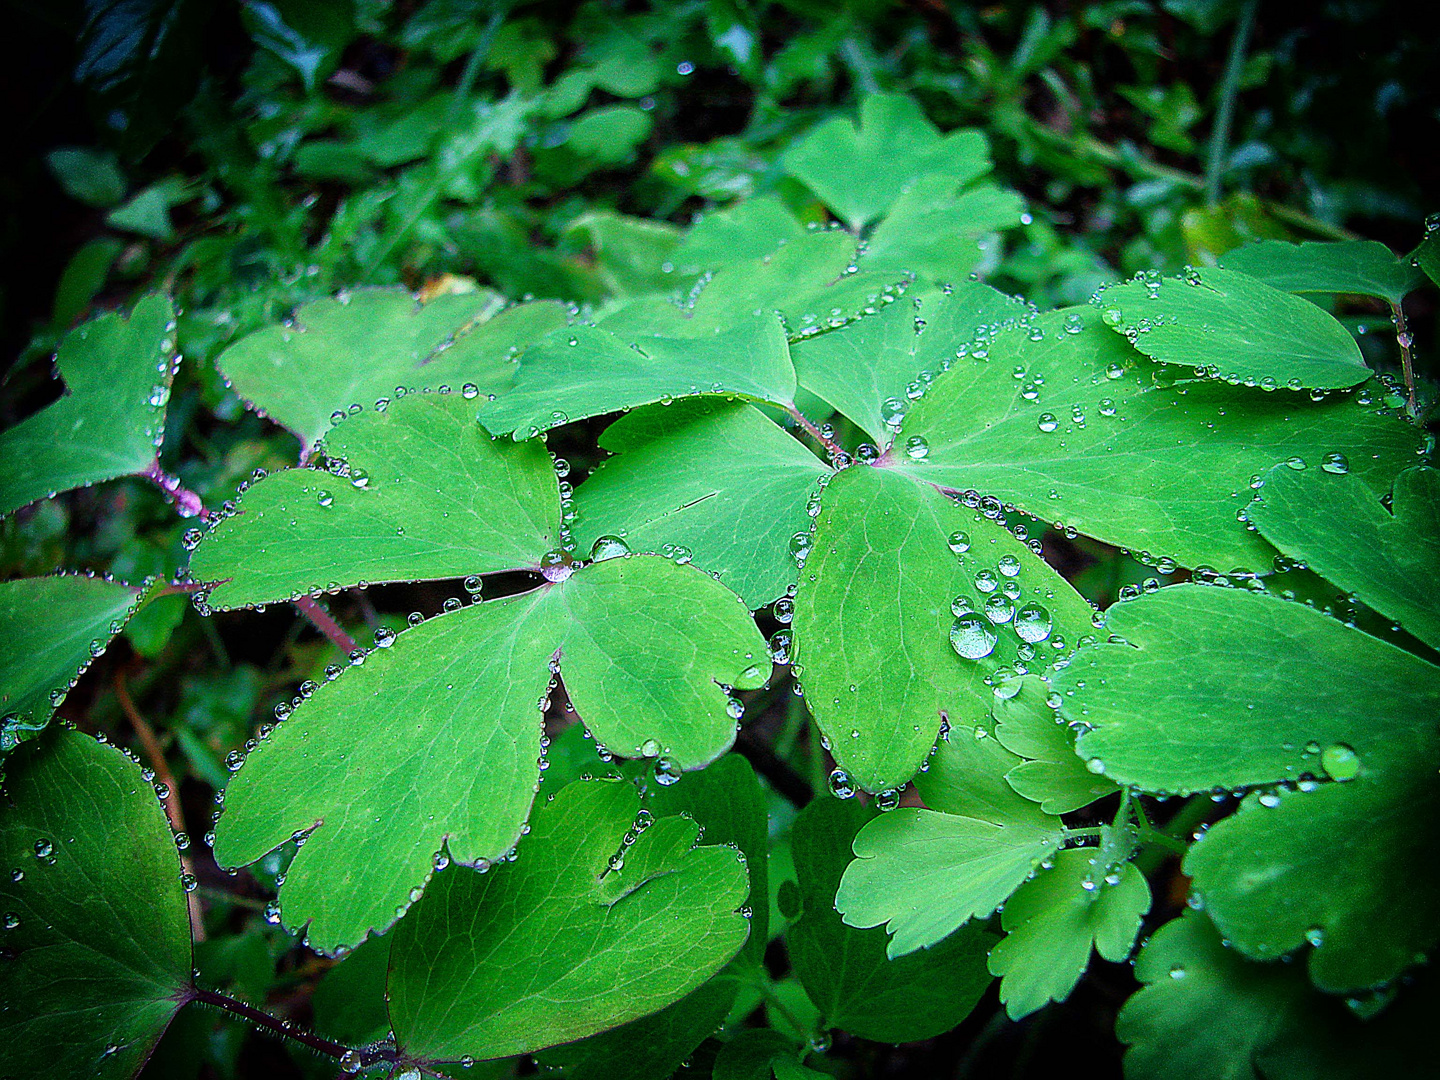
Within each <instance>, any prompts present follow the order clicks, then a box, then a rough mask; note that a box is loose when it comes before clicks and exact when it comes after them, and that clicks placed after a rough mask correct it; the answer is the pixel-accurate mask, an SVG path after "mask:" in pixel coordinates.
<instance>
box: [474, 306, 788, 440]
mask: <svg viewBox="0 0 1440 1080" xmlns="http://www.w3.org/2000/svg"><path fill="white" fill-rule="evenodd" d="M697 394H726V395H729V396H731V397H740V398H744V399H747V400H752V401H768V402H773V403H775V404H777V405H787V404H789V403H791V402H792V401H793V400H794V397H795V369H794V368H793V367H792V366H791V363H790V351H789V347H788V346H787V344H786V341H785V332H784V330H783V329H782V328H781V326H780V323H779V322H778V320H776V319H774V318H773V317H769V316H765V315H761V316H757V317H755V318H751V319H746V320H743V321H739V322H737V323H736V324H735V325H733V326H732V327H730V328H729V329H726V330H718V329H717V331H716V332H715V333H713V334H706V335H704V336H702V337H673V336H672V337H667V336H664V335H658V334H636V335H626V336H623V337H622V336H620V335H617V334H615V333H612V332H611V331H610V330H609V329H607V328H606V327H604V326H598V327H591V326H576V327H571V328H570V329H568V330H559V331H555V332H553V333H551V334H549V335H547V336H546V337H544V338H542V339H541V340H540V341H539V342H537V343H536V344H534V345H532V346H530V348H528V349H526V350H525V353H524V355H523V356H522V357H521V359H520V364H519V366H518V368H517V369H516V372H515V380H514V382H513V383H512V384H511V385H510V386H509V387H508V388H506V389H505V390H503V391H502V392H501V393H500V394H499V396H498V397H497V398H496V399H495V400H493V401H490V402H488V403H486V404H485V405H483V406H482V407H481V410H480V420H481V423H483V424H484V425H485V426H486V427H488V428H489V429H490V430H491V431H493V432H495V433H496V434H511V433H513V434H515V435H517V436H519V437H522V438H529V437H533V436H535V435H538V434H540V433H541V432H543V431H548V430H549V429H550V428H552V427H559V426H560V425H562V424H567V423H569V422H571V421H572V420H582V419H584V418H585V417H588V416H599V415H602V414H604V413H611V412H620V411H622V410H624V409H630V408H634V407H635V406H637V405H648V404H652V403H655V402H665V401H671V400H674V399H675V398H680V397H691V396H694V395H697Z"/></svg>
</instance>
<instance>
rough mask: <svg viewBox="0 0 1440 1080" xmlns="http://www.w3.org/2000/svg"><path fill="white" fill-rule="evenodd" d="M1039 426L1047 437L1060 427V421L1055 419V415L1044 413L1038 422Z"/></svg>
mask: <svg viewBox="0 0 1440 1080" xmlns="http://www.w3.org/2000/svg"><path fill="white" fill-rule="evenodd" d="M1036 424H1037V426H1038V427H1039V428H1040V430H1041V431H1043V432H1045V433H1046V434H1047V435H1048V434H1049V433H1050V432H1052V431H1054V430H1055V429H1056V428H1058V427H1059V426H1060V421H1058V420H1056V419H1055V414H1054V413H1048V412H1042V413H1041V414H1040V419H1039V420H1038V421H1036Z"/></svg>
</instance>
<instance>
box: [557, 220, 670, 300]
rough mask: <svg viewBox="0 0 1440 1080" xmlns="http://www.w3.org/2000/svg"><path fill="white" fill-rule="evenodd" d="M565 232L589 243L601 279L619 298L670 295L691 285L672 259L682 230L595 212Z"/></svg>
mask: <svg viewBox="0 0 1440 1080" xmlns="http://www.w3.org/2000/svg"><path fill="white" fill-rule="evenodd" d="M566 233H567V234H568V235H572V236H576V235H578V236H583V237H585V239H586V240H588V241H589V244H590V247H591V248H592V249H593V250H594V252H595V264H596V267H597V268H598V270H599V272H600V280H601V282H602V283H603V284H604V286H605V288H606V289H607V290H608V291H609V292H611V293H613V294H615V295H616V296H633V295H637V294H643V293H651V292H670V291H673V290H676V289H678V288H680V287H681V286H683V285H687V284H689V282H688V281H687V280H685V279H684V277H683V276H682V275H679V274H676V273H674V264H673V263H672V262H671V258H672V255H673V254H674V252H675V245H676V243H677V242H678V241H679V239H680V230H679V229H677V228H676V227H675V226H674V225H671V224H669V223H667V222H664V221H653V220H651V219H649V218H637V217H626V216H625V215H623V214H615V213H611V212H609V211H595V212H592V213H588V214H582V215H581V216H580V217H578V218H576V219H575V220H574V221H573V222H571V223H570V225H569V226H568V227H567V229H566ZM667 266H669V267H670V270H668V271H667V270H666V269H665V267H667Z"/></svg>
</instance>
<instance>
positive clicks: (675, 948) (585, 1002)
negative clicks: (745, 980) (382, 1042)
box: [389, 780, 750, 1061]
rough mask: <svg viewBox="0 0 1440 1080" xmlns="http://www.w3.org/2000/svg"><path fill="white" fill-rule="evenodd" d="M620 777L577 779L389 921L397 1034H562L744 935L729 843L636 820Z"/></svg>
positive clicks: (699, 969) (458, 1047)
mask: <svg viewBox="0 0 1440 1080" xmlns="http://www.w3.org/2000/svg"><path fill="white" fill-rule="evenodd" d="M639 811H640V798H639V796H638V795H637V794H636V791H635V789H634V787H632V786H631V785H630V784H628V783H626V782H624V781H616V780H596V781H579V782H577V783H574V784H571V785H569V786H568V787H566V788H564V789H563V790H562V791H561V792H560V793H559V794H558V795H557V796H556V797H555V801H554V802H553V803H551V804H549V805H548V806H545V807H542V808H541V809H540V810H538V811H537V812H536V814H535V817H534V821H533V826H532V829H531V832H530V835H529V836H528V837H527V838H526V840H525V843H524V845H523V847H522V850H521V853H520V857H519V859H518V860H517V861H516V862H515V863H514V864H502V865H500V866H497V867H496V868H495V869H494V870H492V871H490V872H489V873H488V874H485V875H479V874H475V873H472V872H470V871H468V870H465V869H463V868H452V869H450V870H448V871H446V872H443V873H441V874H438V875H437V876H436V879H435V881H434V882H433V883H432V885H431V888H430V890H429V891H428V893H427V895H426V896H425V897H424V899H423V900H421V901H420V903H419V904H417V905H416V908H415V910H414V911H413V913H412V915H411V917H410V918H408V919H406V920H405V921H404V922H403V923H402V924H401V925H400V927H399V928H398V929H397V930H396V934H395V942H394V945H393V947H392V954H391V972H390V982H389V1000H390V1016H391V1019H392V1021H393V1022H394V1025H395V1034H396V1038H397V1040H398V1042H399V1045H400V1046H401V1047H402V1048H403V1049H404V1050H405V1051H406V1052H407V1053H409V1054H411V1055H415V1056H418V1057H421V1058H424V1059H427V1060H431V1061H459V1060H461V1059H462V1058H466V1057H470V1058H474V1059H488V1058H500V1057H507V1056H510V1055H513V1054H521V1053H528V1052H531V1051H534V1050H538V1049H541V1048H543V1047H547V1046H553V1045H556V1044H558V1043H565V1042H571V1041H573V1040H575V1039H578V1038H582V1037H584V1036H586V1035H591V1034H594V1033H595V1032H598V1031H602V1030H604V1029H606V1028H610V1027H614V1026H616V1025H617V1024H620V1023H624V1022H625V1021H627V1020H632V1019H634V1018H636V1017H640V1016H644V1015H646V1014H648V1013H652V1012H655V1011H656V1010H658V1009H660V1008H663V1007H664V1006H666V1005H669V1004H670V1003H671V1002H673V1001H675V1000H677V999H678V998H680V997H682V996H683V995H685V994H686V993H688V992H690V991H691V990H694V989H695V988H696V987H698V986H700V985H701V984H702V983H703V982H705V981H706V980H707V979H708V978H710V976H711V975H713V974H714V973H715V972H717V971H718V970H720V968H721V967H722V966H723V965H724V964H725V963H726V961H728V960H729V959H730V958H731V957H732V956H734V955H735V953H736V952H737V951H739V949H740V948H741V946H743V945H744V944H745V941H746V938H747V936H748V934H749V929H750V928H749V924H748V920H747V919H746V918H745V916H744V915H743V914H741V913H740V911H739V910H738V909H739V907H740V905H741V903H742V902H743V901H744V898H745V892H746V887H747V882H746V875H745V868H744V865H743V864H742V862H741V861H740V859H739V858H738V857H737V853H736V852H735V851H734V850H733V849H730V848H725V847H696V846H695V843H696V840H697V837H698V827H697V826H696V825H695V823H694V822H692V821H690V820H688V819H687V818H684V817H659V818H652V817H651V816H650V815H646V816H645V817H643V818H641V819H639V820H637V814H638V812H639Z"/></svg>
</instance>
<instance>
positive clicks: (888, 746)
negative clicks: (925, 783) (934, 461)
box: [794, 466, 1091, 792]
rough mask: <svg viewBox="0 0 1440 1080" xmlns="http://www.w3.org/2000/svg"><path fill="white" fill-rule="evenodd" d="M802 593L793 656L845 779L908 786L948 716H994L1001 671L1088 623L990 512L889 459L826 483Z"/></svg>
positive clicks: (1083, 611)
mask: <svg viewBox="0 0 1440 1080" xmlns="http://www.w3.org/2000/svg"><path fill="white" fill-rule="evenodd" d="M800 540H801V541H803V546H802V548H801V554H804V553H805V551H806V550H807V549H808V550H809V554H808V556H807V557H806V558H805V563H804V566H803V567H802V570H801V574H800V587H799V591H798V592H797V594H796V597H795V623H794V627H795V663H796V664H797V665H799V666H800V667H802V668H803V674H802V676H801V677H802V680H803V684H804V687H805V697H806V700H807V701H808V702H809V703H810V709H811V711H812V712H813V713H814V715H815V719H816V721H817V722H818V723H819V725H820V727H821V730H823V731H824V732H825V734H826V735H827V736H828V738H829V740H830V748H831V752H832V753H833V754H834V755H835V759H836V761H837V762H838V763H839V765H840V768H841V769H842V770H843V772H844V773H845V774H847V775H848V780H849V781H852V782H854V783H855V784H858V785H859V786H860V787H862V788H864V789H865V790H867V791H875V792H880V791H885V790H887V789H895V788H899V787H902V786H903V785H904V784H905V782H906V781H907V780H909V779H910V777H911V776H912V775H914V773H915V771H916V770H917V769H918V768H919V767H920V765H921V764H922V763H923V762H924V760H925V758H926V756H927V755H928V754H929V753H930V748H931V747H932V746H933V745H934V742H935V737H936V735H937V734H938V733H939V731H940V728H941V724H942V721H944V720H946V719H947V718H948V720H949V722H950V723H951V724H953V725H968V726H971V727H973V726H974V725H975V724H977V723H983V722H985V721H987V720H988V718H989V703H990V701H991V700H993V696H994V695H993V691H992V689H991V686H990V683H991V682H993V676H994V674H995V673H996V672H997V671H998V670H999V669H1000V668H1002V667H1009V668H1012V669H1013V667H1014V665H1016V664H1020V665H1022V666H1024V665H1027V664H1028V665H1034V666H1035V667H1037V668H1039V667H1043V666H1044V665H1045V664H1047V663H1049V662H1050V661H1051V660H1052V659H1055V658H1058V657H1060V656H1061V655H1062V654H1063V651H1064V649H1065V648H1066V646H1067V645H1068V646H1073V644H1074V642H1075V639H1076V638H1077V637H1078V636H1080V635H1081V634H1084V633H1087V632H1088V631H1089V630H1090V629H1091V624H1090V609H1089V607H1088V605H1087V604H1086V603H1085V601H1084V600H1083V599H1081V597H1080V595H1079V594H1078V593H1076V592H1075V591H1074V590H1073V589H1072V588H1071V587H1070V585H1069V584H1068V583H1067V582H1066V581H1065V580H1064V579H1063V578H1062V577H1060V575H1059V574H1057V573H1055V571H1053V570H1051V569H1050V567H1049V566H1047V565H1046V564H1045V563H1044V562H1043V561H1042V560H1041V559H1040V558H1039V557H1038V556H1036V555H1035V553H1034V552H1033V551H1031V550H1030V548H1029V547H1027V546H1026V545H1025V544H1023V543H1021V542H1020V541H1019V540H1017V539H1016V538H1015V537H1014V536H1012V535H1011V534H1010V533H1009V532H1007V531H1006V530H1005V529H1003V528H1001V527H1000V526H998V525H996V524H995V523H994V522H993V521H991V520H990V519H988V518H986V517H985V516H984V515H983V514H982V513H980V512H978V511H976V510H971V509H969V508H967V507H965V506H962V505H960V504H958V503H956V502H955V501H954V500H953V499H951V498H949V497H948V496H946V495H943V494H941V493H940V492H939V491H937V490H936V489H934V488H933V487H931V486H929V485H928V484H923V483H916V482H915V481H914V480H912V479H911V478H909V477H907V476H904V475H901V474H900V473H899V472H898V471H897V470H894V469H888V468H865V467H860V466H856V467H852V468H850V469H846V470H844V471H843V472H841V473H840V474H839V475H838V476H837V477H836V478H835V479H834V480H833V481H832V482H831V483H830V484H829V486H828V487H827V488H826V489H825V493H824V496H823V498H822V508H821V511H820V515H819V517H818V518H817V519H816V529H815V532H814V535H813V537H807V536H806V535H804V534H801V536H800Z"/></svg>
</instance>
